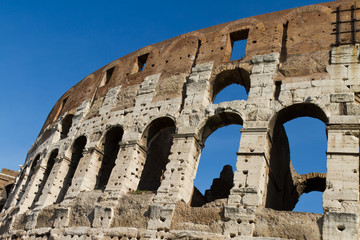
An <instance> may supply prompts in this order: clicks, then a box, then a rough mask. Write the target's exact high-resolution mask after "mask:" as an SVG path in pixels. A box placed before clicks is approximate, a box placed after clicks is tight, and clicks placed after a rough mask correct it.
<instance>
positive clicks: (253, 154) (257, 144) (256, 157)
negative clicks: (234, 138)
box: [224, 128, 269, 236]
mask: <svg viewBox="0 0 360 240" xmlns="http://www.w3.org/2000/svg"><path fill="white" fill-rule="evenodd" d="M268 141H269V137H268V129H267V128H243V129H241V139H240V147H239V151H238V153H237V155H238V157H237V162H236V171H235V173H234V187H233V188H232V189H231V191H230V195H229V198H228V204H227V205H226V207H225V212H224V215H225V217H226V218H229V219H230V220H229V221H227V222H226V223H225V229H224V231H225V232H226V233H227V234H230V235H234V236H237V235H238V234H239V233H241V235H242V236H252V234H253V231H254V228H255V221H254V220H255V214H254V210H255V209H256V207H258V206H263V205H264V204H265V203H264V200H265V192H266V186H267V181H266V179H267V176H268V174H267V173H268V168H269V167H268V166H269V162H268V159H269V156H268V145H269V144H268Z"/></svg>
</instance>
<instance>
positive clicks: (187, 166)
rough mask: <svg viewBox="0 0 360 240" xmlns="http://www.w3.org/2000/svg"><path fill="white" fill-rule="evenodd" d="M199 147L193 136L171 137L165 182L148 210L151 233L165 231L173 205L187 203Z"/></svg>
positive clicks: (190, 194) (191, 188)
mask: <svg viewBox="0 0 360 240" xmlns="http://www.w3.org/2000/svg"><path fill="white" fill-rule="evenodd" d="M201 149H202V144H201V143H200V142H199V141H198V138H197V137H196V135H195V134H193V133H190V134H174V135H173V145H172V147H171V151H170V152H171V154H170V156H169V161H170V162H169V163H168V164H167V165H166V171H165V173H164V179H163V181H162V182H161V185H160V187H159V189H158V191H157V195H156V197H155V198H154V203H153V204H152V205H151V206H150V220H149V223H148V224H149V228H150V229H159V228H161V229H166V228H169V227H170V225H171V220H172V216H173V213H174V210H175V205H176V203H177V202H178V201H180V200H183V201H185V202H186V203H188V202H190V200H191V197H192V192H193V189H194V179H195V176H196V171H197V167H198V163H199V156H200V153H201Z"/></svg>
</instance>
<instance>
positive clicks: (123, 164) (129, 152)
mask: <svg viewBox="0 0 360 240" xmlns="http://www.w3.org/2000/svg"><path fill="white" fill-rule="evenodd" d="M146 152H147V149H146V148H145V147H143V146H142V145H141V144H140V143H139V142H138V141H129V142H125V143H121V144H120V149H119V153H118V156H117V158H116V161H115V166H114V168H113V170H112V172H111V175H110V178H109V181H108V184H107V186H106V189H105V191H106V192H108V193H109V194H110V196H109V198H110V199H111V198H113V199H117V198H118V197H120V196H121V195H122V194H123V193H126V192H128V191H131V190H132V191H135V190H136V189H137V186H138V184H139V181H140V176H141V172H142V170H143V168H144V164H145V160H146Z"/></svg>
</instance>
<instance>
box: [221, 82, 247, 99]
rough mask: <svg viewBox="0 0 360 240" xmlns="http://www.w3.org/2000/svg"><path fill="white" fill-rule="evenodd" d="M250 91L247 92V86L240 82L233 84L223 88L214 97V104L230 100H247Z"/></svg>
mask: <svg viewBox="0 0 360 240" xmlns="http://www.w3.org/2000/svg"><path fill="white" fill-rule="evenodd" d="M247 99H248V93H247V92H246V89H245V87H243V86H241V85H239V84H235V83H233V84H231V85H229V86H227V87H225V88H224V89H223V90H221V91H220V92H219V93H218V94H217V95H216V97H215V99H214V104H218V103H221V102H230V101H235V100H245V101H246V100H247Z"/></svg>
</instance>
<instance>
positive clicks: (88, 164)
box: [65, 148, 101, 198]
mask: <svg viewBox="0 0 360 240" xmlns="http://www.w3.org/2000/svg"><path fill="white" fill-rule="evenodd" d="M100 166H101V162H100V163H99V154H98V152H97V151H95V148H88V149H85V150H84V151H83V156H82V158H81V159H80V160H79V164H78V165H77V167H76V170H75V173H74V176H73V178H72V180H71V186H70V187H69V190H68V191H67V193H66V195H65V198H74V197H76V196H77V195H78V194H79V193H80V192H83V191H90V190H93V189H94V187H95V184H96V177H97V175H98V173H99V169H100Z"/></svg>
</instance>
